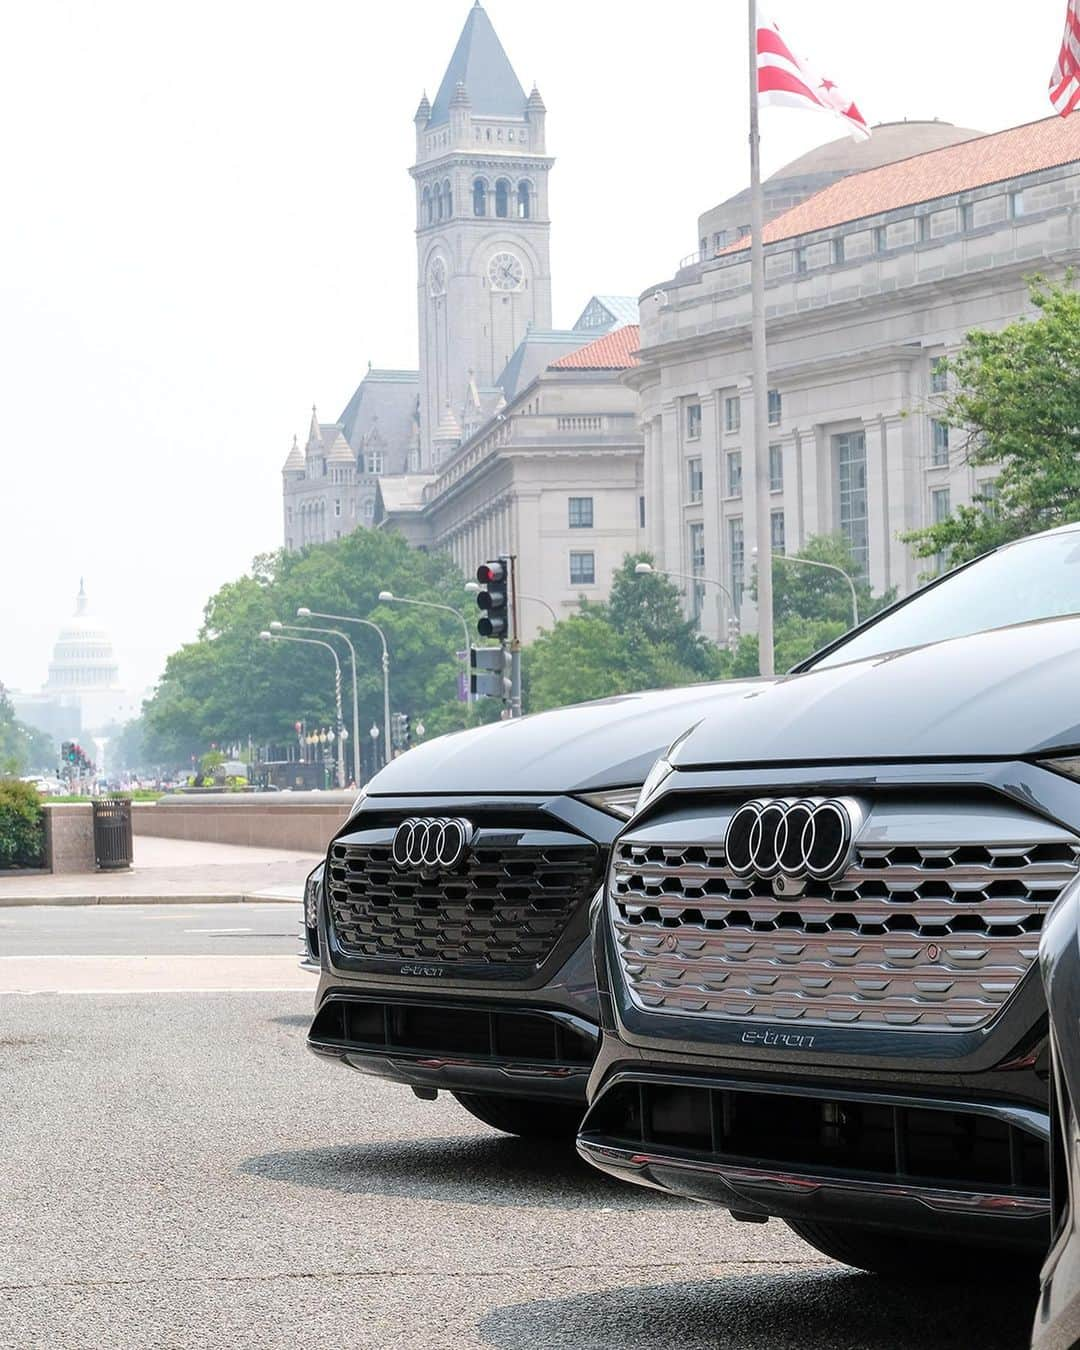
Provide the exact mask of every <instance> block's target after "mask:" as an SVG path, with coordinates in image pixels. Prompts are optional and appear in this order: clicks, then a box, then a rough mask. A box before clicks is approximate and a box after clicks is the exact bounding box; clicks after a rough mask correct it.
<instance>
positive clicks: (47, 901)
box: [0, 891, 302, 909]
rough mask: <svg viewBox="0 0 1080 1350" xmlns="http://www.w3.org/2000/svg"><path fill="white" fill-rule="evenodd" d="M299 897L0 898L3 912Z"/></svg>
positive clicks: (292, 898) (292, 899)
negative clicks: (90, 906)
mask: <svg viewBox="0 0 1080 1350" xmlns="http://www.w3.org/2000/svg"><path fill="white" fill-rule="evenodd" d="M301 903H302V899H301V897H300V896H298V895H265V894H260V893H259V892H258V891H248V892H247V893H246V894H243V895H0V909H6V908H12V909H28V908H31V907H33V906H38V907H41V908H49V909H53V908H56V907H58V906H61V907H64V908H74V907H77V906H87V905H256V904H258V905H299V904H301Z"/></svg>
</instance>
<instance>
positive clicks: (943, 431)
mask: <svg viewBox="0 0 1080 1350" xmlns="http://www.w3.org/2000/svg"><path fill="white" fill-rule="evenodd" d="M948 462H949V424H948V423H947V422H939V421H938V419H937V418H936V417H935V418H933V419H932V420H931V422H930V463H931V465H933V467H934V468H941V467H942V466H943V465H946V464H948Z"/></svg>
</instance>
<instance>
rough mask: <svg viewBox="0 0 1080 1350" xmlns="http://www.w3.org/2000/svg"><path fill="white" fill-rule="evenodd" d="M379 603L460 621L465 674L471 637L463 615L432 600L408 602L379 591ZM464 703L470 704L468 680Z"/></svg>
mask: <svg viewBox="0 0 1080 1350" xmlns="http://www.w3.org/2000/svg"><path fill="white" fill-rule="evenodd" d="M379 601H380V603H381V604H384V605H415V606H416V607H417V608H418V609H441V610H442V611H443V613H444V614H452V615H453V616H454V618H455V619H460V620H461V627H462V629H463V630H464V632H465V651H464V653H463V655H464V658H465V669H466V672H467V671H468V669H469V648H470V647H471V646H472V635H471V634H470V632H469V624H468V620H467V619H466V618H465V615H464V614H462V612H461V610H460V609H454V607H453V606H452V605H440V604H437V603H436V602H435V601H434V600H409V599H407V598H406V597H405V596H403V595H395V594H394V592H393V591H380V592H379ZM465 701H466V703H471V702H472V691H471V689H470V687H469V682H468V680H466V682H465Z"/></svg>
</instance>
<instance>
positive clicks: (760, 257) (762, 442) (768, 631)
mask: <svg viewBox="0 0 1080 1350" xmlns="http://www.w3.org/2000/svg"><path fill="white" fill-rule="evenodd" d="M748 3H749V9H750V299H751V309H752V318H751V335H752V336H751V341H752V347H753V379H754V476H753V481H754V516H755V520H754V538H755V539H756V541H757V607H758V669H759V671H760V672H761V674H762V675H772V674H774V673H775V669H776V667H775V658H774V656H773V584H772V583H773V579H772V534H771V531H770V529H769V389H768V385H769V361H768V354H767V349H766V345H765V344H766V337H765V244H764V241H763V238H762V236H763V232H764V229H765V207H764V202H763V199H762V193H761V136H760V132H759V128H758V59H757V31H758V16H757V0H748Z"/></svg>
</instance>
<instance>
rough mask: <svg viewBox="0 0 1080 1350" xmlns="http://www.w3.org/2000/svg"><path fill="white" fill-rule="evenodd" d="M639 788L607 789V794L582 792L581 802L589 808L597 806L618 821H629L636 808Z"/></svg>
mask: <svg viewBox="0 0 1080 1350" xmlns="http://www.w3.org/2000/svg"><path fill="white" fill-rule="evenodd" d="M640 792H641V789H640V788H639V787H625V788H609V789H608V791H607V792H583V793H582V794H581V800H582V801H583V802H588V803H589V805H590V806H598V807H599V808H600V810H601V811H607V812H608V814H609V815H613V816H618V817H619V819H620V820H629V819H630V817H631V816H632V815H633V814H634V810H635V808H636V806H637V799H638V795H639V794H640Z"/></svg>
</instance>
